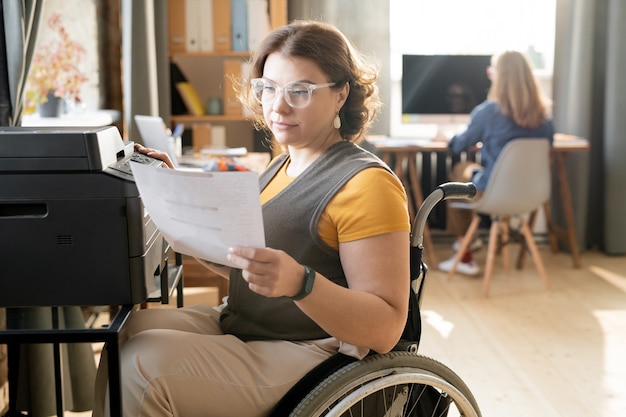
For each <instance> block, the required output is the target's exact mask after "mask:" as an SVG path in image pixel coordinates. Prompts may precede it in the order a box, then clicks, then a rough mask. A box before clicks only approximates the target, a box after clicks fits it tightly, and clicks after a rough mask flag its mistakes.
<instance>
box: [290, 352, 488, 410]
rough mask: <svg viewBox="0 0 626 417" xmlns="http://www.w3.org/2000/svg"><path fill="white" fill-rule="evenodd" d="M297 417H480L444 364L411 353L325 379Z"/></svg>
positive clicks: (361, 363)
mask: <svg viewBox="0 0 626 417" xmlns="http://www.w3.org/2000/svg"><path fill="white" fill-rule="evenodd" d="M290 416H292V417H320V416H325V417H409V416H410V417H418V416H419V417H427V416H433V417H434V416H437V417H442V416H449V417H454V416H465V417H480V411H479V408H478V405H477V403H476V400H475V399H474V396H473V395H472V393H471V392H470V390H469V388H468V387H467V386H466V385H465V383H464V382H463V381H462V380H461V378H460V377H459V376H458V375H456V374H455V373H454V372H453V371H452V370H450V369H449V368H448V367H447V366H445V365H443V364H442V363H440V362H438V361H436V360H434V359H432V358H429V357H426V356H422V355H418V354H416V353H410V352H400V351H394V352H389V353H387V354H383V355H374V356H371V357H368V358H365V359H363V360H361V361H356V362H353V363H351V364H349V365H346V366H344V367H343V368H341V369H339V370H338V371H336V372H335V373H333V374H331V375H329V376H328V377H327V378H325V379H324V380H323V381H322V382H321V383H320V384H319V385H317V386H316V387H315V388H314V389H313V390H312V391H311V392H309V393H308V394H307V396H306V397H304V398H303V399H302V401H300V403H299V404H298V405H297V406H296V408H294V410H293V411H292V412H291V414H290Z"/></svg>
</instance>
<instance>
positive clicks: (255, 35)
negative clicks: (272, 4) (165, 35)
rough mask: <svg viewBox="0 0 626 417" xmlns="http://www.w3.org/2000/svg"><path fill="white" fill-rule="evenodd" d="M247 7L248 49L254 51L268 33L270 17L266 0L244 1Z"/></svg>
mask: <svg viewBox="0 0 626 417" xmlns="http://www.w3.org/2000/svg"><path fill="white" fill-rule="evenodd" d="M246 4H247V6H248V47H249V49H250V50H251V51H255V50H256V49H257V48H258V46H259V45H260V43H261V41H262V40H263V39H265V37H266V36H267V35H268V34H269V33H270V31H271V28H270V27H271V26H270V15H269V10H268V7H267V0H246Z"/></svg>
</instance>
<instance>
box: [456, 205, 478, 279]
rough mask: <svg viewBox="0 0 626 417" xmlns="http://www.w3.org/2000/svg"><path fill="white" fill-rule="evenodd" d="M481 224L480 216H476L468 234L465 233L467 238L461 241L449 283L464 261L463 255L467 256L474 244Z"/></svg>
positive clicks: (464, 237)
mask: <svg viewBox="0 0 626 417" xmlns="http://www.w3.org/2000/svg"><path fill="white" fill-rule="evenodd" d="M479 224H480V216H478V215H477V214H474V217H473V218H472V222H471V223H470V226H469V228H468V229H467V232H465V236H463V240H462V241H461V247H460V248H459V251H458V252H457V253H456V256H455V258H454V265H452V268H451V269H450V271H449V272H448V281H451V280H452V277H453V276H454V274H455V273H456V267H457V266H458V265H459V262H461V259H463V255H465V252H466V251H467V249H468V248H469V247H470V244H471V243H472V239H473V238H474V234H476V230H477V229H478V225H479Z"/></svg>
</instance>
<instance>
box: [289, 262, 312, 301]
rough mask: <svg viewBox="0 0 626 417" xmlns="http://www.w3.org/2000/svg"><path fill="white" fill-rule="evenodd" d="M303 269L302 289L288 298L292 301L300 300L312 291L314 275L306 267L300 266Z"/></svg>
mask: <svg viewBox="0 0 626 417" xmlns="http://www.w3.org/2000/svg"><path fill="white" fill-rule="evenodd" d="M302 266H303V267H304V277H303V280H302V287H300V291H298V292H297V293H296V294H295V295H293V296H291V297H289V298H291V299H292V300H294V301H298V300H302V299H303V298H304V297H306V296H307V295H309V294H311V292H312V291H313V284H314V283H315V276H316V273H315V271H314V270H313V269H311V267H309V266H308V265H302Z"/></svg>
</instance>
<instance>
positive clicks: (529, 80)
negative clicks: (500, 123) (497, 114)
mask: <svg viewBox="0 0 626 417" xmlns="http://www.w3.org/2000/svg"><path fill="white" fill-rule="evenodd" d="M493 62H494V64H495V65H494V67H495V73H494V75H495V76H494V78H493V80H492V84H491V89H490V90H489V94H488V98H489V99H491V100H494V101H496V102H497V103H498V105H499V106H500V110H501V111H502V113H503V114H504V115H505V116H509V117H511V118H512V119H513V121H514V122H515V123H516V124H518V125H519V126H522V127H526V128H531V129H532V128H535V127H537V126H540V125H542V124H543V123H545V122H546V121H547V120H548V118H549V115H548V112H549V110H548V106H549V100H547V99H546V98H545V97H543V96H542V94H541V89H540V87H539V84H538V83H537V80H536V79H535V77H534V75H533V72H532V66H531V64H530V62H529V61H528V59H527V58H526V57H525V56H524V55H523V54H521V53H520V52H517V51H505V52H503V53H501V54H500V55H498V56H496V57H494V61H493Z"/></svg>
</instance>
